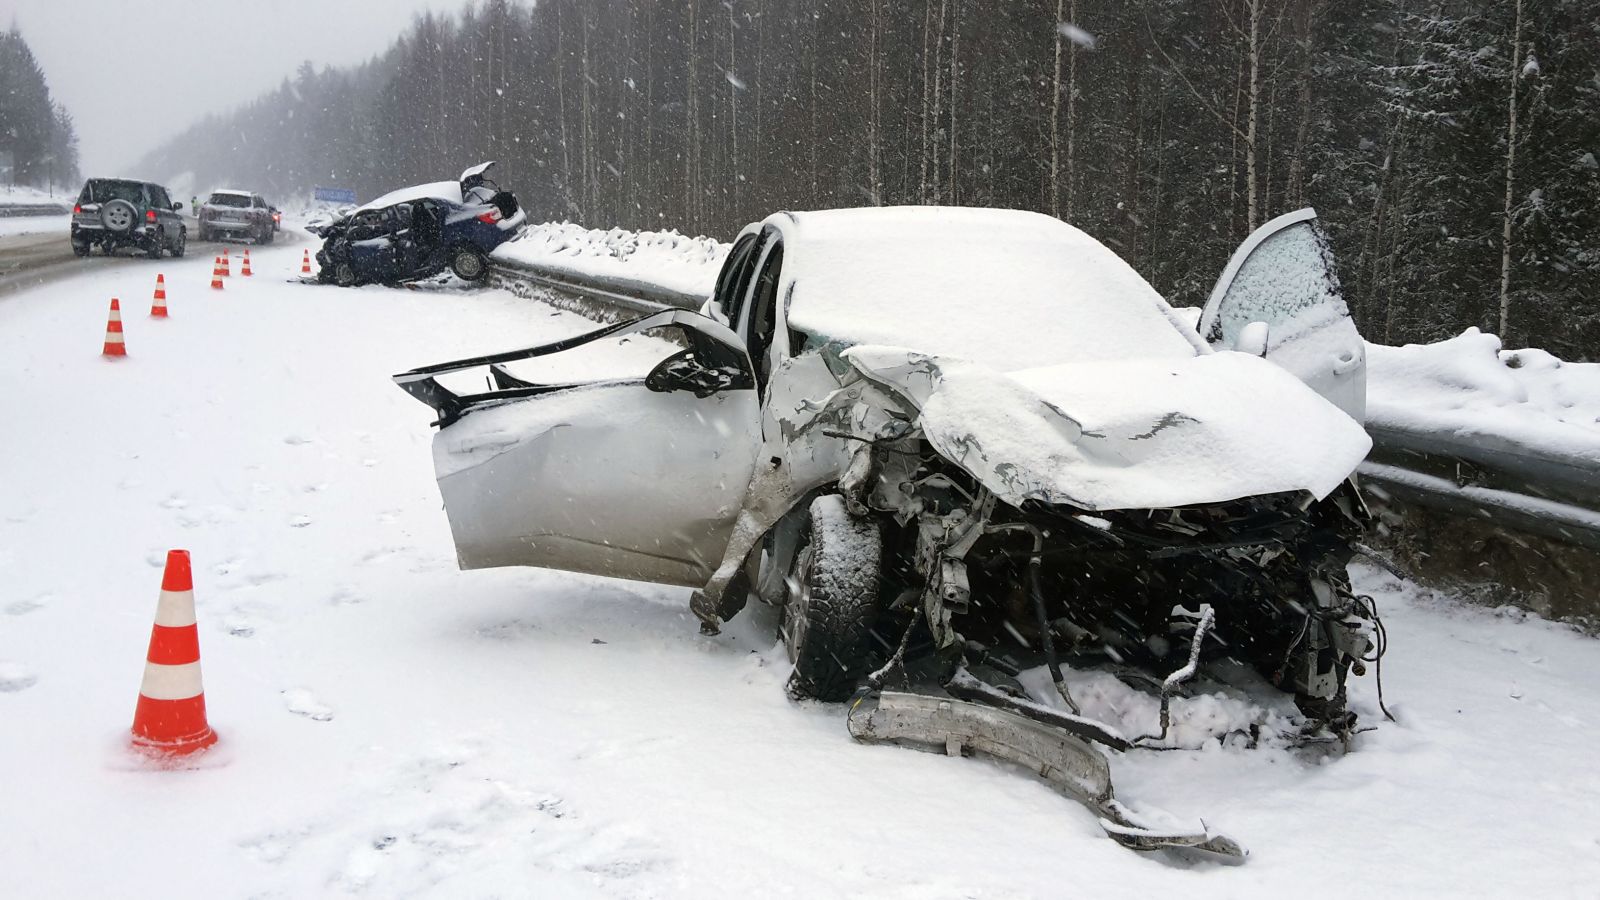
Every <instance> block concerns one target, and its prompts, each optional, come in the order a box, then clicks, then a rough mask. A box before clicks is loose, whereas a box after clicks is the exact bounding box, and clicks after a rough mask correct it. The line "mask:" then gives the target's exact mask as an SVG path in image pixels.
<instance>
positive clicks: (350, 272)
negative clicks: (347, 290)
mask: <svg viewBox="0 0 1600 900" xmlns="http://www.w3.org/2000/svg"><path fill="white" fill-rule="evenodd" d="M333 283H334V284H337V285H338V286H339V287H353V286H354V285H355V283H356V269H355V266H352V265H350V263H348V262H344V261H340V262H337V263H335V264H334V266H333Z"/></svg>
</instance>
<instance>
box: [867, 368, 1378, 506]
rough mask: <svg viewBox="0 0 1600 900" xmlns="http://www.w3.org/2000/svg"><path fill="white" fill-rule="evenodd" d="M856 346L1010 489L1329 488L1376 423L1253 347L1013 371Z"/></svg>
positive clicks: (1182, 502) (1069, 493)
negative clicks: (1364, 424) (1349, 411)
mask: <svg viewBox="0 0 1600 900" xmlns="http://www.w3.org/2000/svg"><path fill="white" fill-rule="evenodd" d="M842 355H843V358H844V359H846V360H848V361H849V362H850V364H851V365H853V366H854V367H855V368H856V369H857V370H858V371H860V372H861V373H862V374H863V375H864V376H865V377H867V378H868V379H871V380H872V381H875V382H878V383H880V384H882V385H884V386H886V387H888V388H889V389H891V390H893V391H895V392H896V393H899V394H901V395H902V396H904V397H905V398H906V399H907V400H908V401H909V402H910V403H911V404H912V405H914V406H915V407H916V408H917V409H918V410H919V411H920V416H919V420H918V424H919V426H920V427H921V428H922V431H923V434H924V436H925V437H926V438H927V440H928V441H929V443H930V444H932V445H933V448H934V449H935V450H936V451H938V452H939V453H940V455H942V456H944V457H946V458H947V459H949V460H951V461H952V462H955V463H957V464H958V465H960V466H961V467H962V468H964V469H966V470H967V471H968V472H970V473H971V474H972V475H973V477H975V478H977V479H978V480H979V481H980V482H982V483H983V484H984V486H985V487H987V488H989V489H990V490H991V491H993V492H994V493H995V494H996V495H997V496H999V497H1000V498H1001V499H1002V500H1004V501H1006V502H1007V503H1010V504H1012V505H1018V504H1020V503H1022V502H1023V501H1024V500H1038V501H1041V502H1045V503H1058V504H1069V505H1072V506H1077V507H1081V508H1084V509H1090V510H1110V509H1147V508H1166V507H1174V506H1187V505H1191V504H1199V503H1219V502H1224V501H1227V500H1234V499H1238V498H1240V497H1247V496H1253V495H1259V494H1271V493H1278V492H1282V491H1300V490H1303V491H1309V492H1310V493H1312V494H1313V495H1315V496H1316V497H1317V498H1318V499H1321V498H1322V497H1325V496H1327V495H1328V493H1329V492H1331V491H1332V490H1333V489H1334V488H1335V487H1337V486H1338V485H1339V484H1340V482H1342V481H1343V480H1344V479H1345V478H1346V477H1348V476H1349V474H1350V473H1351V472H1353V471H1354V470H1355V468H1356V465H1357V464H1358V463H1360V462H1361V460H1362V459H1363V458H1364V457H1365V456H1366V455H1367V451H1368V450H1369V449H1371V446H1372V442H1371V440H1370V439H1369V438H1368V437H1367V433H1366V432H1365V431H1364V430H1363V429H1362V428H1361V426H1360V425H1358V424H1357V423H1356V422H1355V421H1354V420H1352V419H1351V418H1350V417H1349V416H1347V415H1345V414H1344V413H1342V412H1340V411H1339V409H1338V407H1336V406H1334V405H1333V404H1331V403H1329V402H1328V401H1326V400H1324V399H1323V398H1322V397H1320V396H1318V395H1317V394H1316V393H1315V392H1313V391H1312V390H1311V389H1310V388H1308V387H1306V386H1305V385H1304V384H1302V383H1301V382H1300V381H1299V380H1298V379H1296V378H1295V377H1294V376H1292V375H1290V374H1289V373H1288V372H1285V371H1283V370H1282V369H1280V368H1278V367H1277V366H1275V365H1273V364H1272V363H1269V362H1267V361H1265V360H1263V359H1259V358H1257V357H1253V356H1247V355H1245V354H1243V353H1232V352H1225V353H1214V354H1205V355H1201V356H1195V357H1190V358H1186V359H1130V360H1115V361H1101V362H1080V363H1068V364H1063V365H1054V366H1046V367H1042V368H1036V369H1026V370H1022V371H1017V372H1010V373H1001V372H997V371H995V370H993V369H990V368H988V367H985V366H981V365H978V364H977V363H972V362H968V361H966V360H961V359H955V358H951V357H935V356H928V355H926V354H921V353H916V352H913V351H910V350H904V349H901V348H896V347H883V346H862V347H854V348H852V349H850V350H847V351H845V353H844V354H842Z"/></svg>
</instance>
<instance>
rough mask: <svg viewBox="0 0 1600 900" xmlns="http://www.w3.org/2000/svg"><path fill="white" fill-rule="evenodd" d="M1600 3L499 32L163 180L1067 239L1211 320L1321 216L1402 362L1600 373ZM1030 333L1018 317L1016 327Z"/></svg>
mask: <svg viewBox="0 0 1600 900" xmlns="http://www.w3.org/2000/svg"><path fill="white" fill-rule="evenodd" d="M1597 154H1600V16H1596V15H1595V12H1594V5H1593V0H1427V2H1420V0H1017V2H998V0H900V2H890V0H811V2H775V0H718V2H713V0H659V2H657V0H542V2H539V3H538V4H536V5H529V4H521V3H515V2H507V0H487V2H485V3H483V4H481V5H478V6H476V7H473V8H471V9H469V10H467V11H466V12H464V13H463V14H461V15H459V16H455V17H437V16H428V17H424V18H421V19H418V20H416V21H414V22H413V23H412V25H411V26H410V28H409V29H408V30H407V31H406V33H405V34H404V35H403V36H401V37H400V38H399V39H398V40H397V41H396V43H395V44H394V45H393V46H392V47H391V48H390V49H389V50H388V51H387V52H385V53H384V54H382V55H380V56H379V57H377V58H375V59H373V60H371V61H370V62H368V63H367V64H365V65H362V66H359V67H356V68H353V69H346V70H321V71H318V70H315V69H314V68H313V67H311V66H309V65H304V66H302V67H301V68H300V70H299V71H298V73H296V74H295V75H294V76H293V77H292V78H290V79H288V80H286V81H285V82H284V83H283V85H282V86H281V87H280V88H279V89H278V90H276V91H274V92H272V93H269V94H268V95H266V96H263V97H261V98H259V99H258V100H256V101H255V102H253V103H251V104H249V105H248V106H247V107H245V108H243V109H241V110H239V111H237V112H236V113H234V114H231V115H227V116H223V117H213V118H209V119H207V120H205V121H202V122H200V123H198V124H197V125H195V126H194V127H192V128H190V129H188V130H187V131H186V132H184V133H182V134H181V135H180V136H178V137H177V138H175V139H174V140H173V141H171V142H170V143H169V144H167V145H165V146H163V147H161V148H159V149H158V150H156V151H154V152H153V153H152V154H150V155H149V156H148V157H146V158H145V160H144V161H143V163H142V165H141V166H140V167H139V169H140V172H141V173H143V174H146V175H148V176H150V177H158V178H161V177H172V176H175V175H177V174H179V173H183V172H193V173H194V174H195V176H196V179H197V182H196V183H197V184H199V185H200V186H201V187H202V188H204V187H206V186H223V185H229V186H236V187H246V188H250V189H256V190H261V191H266V192H269V193H271V194H272V195H273V196H275V197H279V198H281V199H282V200H283V201H287V200H289V199H290V198H293V197H297V196H303V195H304V194H306V193H308V192H309V190H310V189H311V188H312V187H313V186H316V185H321V186H338V187H349V188H354V189H355V190H357V191H358V193H359V194H360V196H362V197H363V198H371V197H373V196H376V195H377V194H380V193H382V192H384V191H387V190H389V189H392V188H395V187H398V186H401V185H404V184H409V183H415V182H425V181H435V180H439V179H441V178H448V177H451V176H453V175H454V173H456V172H458V171H460V170H461V169H462V168H463V167H465V166H467V165H470V164H473V163H475V162H478V161H480V160H485V159H495V160H498V161H499V162H500V164H501V172H500V176H501V177H500V180H501V183H502V184H503V185H505V186H507V187H509V188H511V189H513V190H515V191H516V192H517V194H518V196H519V197H520V198H521V199H522V201H523V202H524V204H525V205H526V206H527V207H528V209H529V212H530V215H531V216H532V217H534V218H535V219H536V220H537V219H569V220H571V221H574V222H578V223H581V224H584V225H586V226H591V227H610V226H618V227H624V228H676V229H679V230H681V231H685V232H691V233H705V234H710V235H714V236H717V237H720V238H722V239H725V240H726V239H729V238H731V236H732V235H733V233H734V232H735V231H736V229H738V228H739V227H740V226H742V225H743V224H745V223H746V222H749V221H753V220H755V219H757V218H760V217H762V216H765V215H767V214H769V213H771V212H773V211H776V210H779V209H785V208H789V209H805V208H824V207H834V206H860V205H869V204H906V203H912V204H921V203H938V204H960V205H988V206H1004V207H1017V208H1026V209H1033V210H1039V211H1042V212H1048V213H1051V214H1054V215H1057V216H1060V217H1061V218H1063V219H1065V220H1067V221H1069V222H1072V223H1073V224H1076V225H1078V226H1079V227H1082V228H1083V229H1084V230H1086V231H1088V232H1089V233H1091V234H1093V235H1094V236H1096V237H1098V238H1099V239H1100V240H1102V241H1104V242H1105V243H1107V244H1108V245H1110V246H1111V247H1113V248H1115V249H1116V250H1117V251H1118V252H1119V253H1121V254H1122V255H1123V256H1124V257H1125V258H1127V259H1128V260H1129V261H1130V262H1131V263H1132V264H1133V265H1134V266H1135V267H1136V268H1138V269H1139V270H1140V271H1141V272H1142V273H1143V274H1144V275H1145V276H1146V277H1147V278H1149V279H1150V281H1151V282H1152V283H1153V284H1154V285H1155V286H1156V287H1157V289H1159V290H1160V291H1161V292H1162V293H1164V294H1165V295H1166V296H1168V297H1169V299H1171V300H1172V301H1173V302H1174V303H1175V304H1185V305H1194V304H1199V303H1202V302H1203V301H1204V299H1205V297H1206V294H1207V292H1208V291H1209V289H1210V287H1211V284H1212V282H1213V281H1214V280H1215V278H1216V276H1217V274H1218V272H1219V271H1220V269H1221V267H1222V265H1223V263H1224V262H1225V261H1226V260H1227V258H1228V255H1229V254H1230V253H1231V252H1232V250H1233V248H1234V247H1235V246H1236V245H1237V243H1238V242H1239V240H1241V239H1242V238H1243V237H1244V236H1245V235H1246V234H1247V233H1248V232H1249V231H1250V230H1251V229H1252V228H1253V227H1255V226H1256V225H1258V224H1260V223H1262V222H1264V221H1266V220H1267V219H1269V218H1271V217H1273V216H1275V215H1277V214H1280V213H1283V212H1286V211H1290V210H1293V209H1296V208H1299V207H1301V206H1304V205H1308V204H1309V205H1313V206H1315V207H1316V208H1317V209H1318V211H1319V212H1320V213H1321V215H1322V217H1323V220H1324V221H1325V223H1326V224H1327V226H1328V229H1329V231H1330V233H1331V234H1332V237H1333V240H1334V242H1335V248H1336V251H1337V254H1338V258H1339V261H1340V265H1341V267H1342V275H1343V279H1344V283H1345V290H1346V296H1347V298H1348V299H1349V301H1350V303H1351V306H1352V308H1353V310H1354V312H1355V314H1356V316H1357V318H1358V320H1359V321H1360V323H1361V326H1362V329H1363V331H1364V333H1365V334H1366V335H1367V336H1368V338H1369V339H1371V340H1375V341H1380V342H1384V343H1401V342H1405V341H1423V340H1435V339H1439V338H1443V337H1446V336H1449V335H1453V334H1456V333H1458V332H1460V331H1461V330H1462V329H1463V328H1466V327H1468V326H1480V327H1483V328H1485V329H1488V330H1492V331H1495V332H1497V333H1499V334H1501V335H1502V336H1504V337H1505V339H1506V340H1507V342H1508V344H1509V345H1522V344H1530V345H1535V346H1542V347H1545V348H1547V349H1549V350H1551V351H1552V352H1555V353H1557V354H1559V355H1561V356H1564V357H1565V358H1568V359H1573V360H1593V359H1600V161H1597ZM993 299H994V300H995V301H996V302H998V303H1002V304H1003V302H1004V298H993Z"/></svg>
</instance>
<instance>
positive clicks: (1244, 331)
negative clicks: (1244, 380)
mask: <svg viewBox="0 0 1600 900" xmlns="http://www.w3.org/2000/svg"><path fill="white" fill-rule="evenodd" d="M1267 332H1268V327H1267V323H1265V322H1251V323H1250V324H1249V325H1246V326H1245V327H1243V328H1241V329H1239V338H1238V340H1236V341H1234V342H1233V349H1235V350H1237V351H1239V352H1240V353H1248V354H1250V355H1251V356H1260V357H1265V356H1266V355H1267Z"/></svg>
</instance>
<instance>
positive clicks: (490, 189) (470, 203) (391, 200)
mask: <svg viewBox="0 0 1600 900" xmlns="http://www.w3.org/2000/svg"><path fill="white" fill-rule="evenodd" d="M493 166H494V163H492V162H486V163H481V164H479V165H476V166H473V167H472V168H470V169H467V170H466V171H464V172H462V173H461V177H460V178H459V179H457V180H456V181H439V182H435V183H433V184H422V185H417V186H415V187H409V188H401V189H400V190H398V191H394V192H392V193H389V194H385V195H384V196H382V197H379V198H378V199H376V200H374V201H372V202H371V203H368V204H367V205H365V206H361V207H358V208H356V209H355V210H352V211H351V212H349V213H346V214H344V215H341V216H339V217H338V218H336V219H334V220H333V221H332V222H329V223H326V224H314V225H311V226H310V227H309V230H310V231H311V232H312V233H313V234H316V235H318V236H320V237H322V238H324V240H323V244H322V249H321V250H318V251H317V262H318V263H319V264H321V266H322V270H321V272H319V273H318V278H319V279H320V280H321V281H324V282H332V283H334V284H337V285H340V286H349V285H356V284H364V283H367V282H373V281H376V282H381V283H386V284H387V283H393V282H401V281H414V280H416V279H419V278H428V277H430V276H433V275H437V274H439V273H440V272H443V271H444V270H445V269H446V268H448V269H450V270H451V271H452V272H454V273H455V274H456V277H458V278H461V279H463V280H465V281H480V280H482V279H483V277H484V276H485V275H487V274H488V271H489V253H490V251H492V250H494V248H496V247H498V246H500V245H501V244H503V243H505V242H506V241H508V240H510V239H511V238H512V237H514V236H515V235H516V233H517V231H518V229H520V228H521V227H522V224H523V223H524V222H526V221H527V214H526V213H524V212H523V211H522V210H521V209H520V208H519V207H518V205H517V198H516V197H515V196H514V195H513V194H512V193H511V192H510V191H503V190H501V189H500V186H499V185H497V184H495V183H494V181H492V180H490V178H489V170H490V169H491V168H492V167H493Z"/></svg>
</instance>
